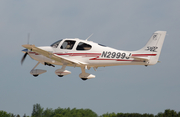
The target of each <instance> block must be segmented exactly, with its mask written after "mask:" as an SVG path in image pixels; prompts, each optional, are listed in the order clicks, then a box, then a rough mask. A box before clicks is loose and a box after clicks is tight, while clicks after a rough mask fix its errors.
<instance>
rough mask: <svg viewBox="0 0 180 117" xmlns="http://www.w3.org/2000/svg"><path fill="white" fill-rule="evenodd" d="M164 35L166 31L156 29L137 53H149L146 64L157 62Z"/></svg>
mask: <svg viewBox="0 0 180 117" xmlns="http://www.w3.org/2000/svg"><path fill="white" fill-rule="evenodd" d="M165 36H166V31H156V32H154V34H153V35H152V37H151V38H150V40H149V41H148V43H147V44H146V45H145V46H144V47H143V48H142V49H140V50H138V51H137V52H138V53H144V54H149V55H152V56H149V58H148V59H149V62H148V65H154V64H156V63H157V62H158V59H159V56H160V53H161V49H162V45H163V42H164V39H165Z"/></svg>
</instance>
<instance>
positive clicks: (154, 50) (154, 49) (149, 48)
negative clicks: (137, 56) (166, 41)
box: [146, 46, 158, 52]
mask: <svg viewBox="0 0 180 117" xmlns="http://www.w3.org/2000/svg"><path fill="white" fill-rule="evenodd" d="M156 49H158V47H157V46H152V47H150V46H148V47H147V49H146V50H147V51H151V52H157V51H156Z"/></svg>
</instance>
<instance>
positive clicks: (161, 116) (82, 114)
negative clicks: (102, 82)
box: [0, 104, 180, 117]
mask: <svg viewBox="0 0 180 117" xmlns="http://www.w3.org/2000/svg"><path fill="white" fill-rule="evenodd" d="M0 117H20V115H19V114H17V115H15V114H12V113H8V112H6V111H3V110H0ZM23 117H180V112H176V111H174V110H170V109H166V110H165V111H164V113H162V112H160V113H158V114H157V115H153V114H148V113H145V114H139V113H106V114H103V115H100V116H98V115H97V114H96V113H95V112H94V111H92V110H90V109H76V108H73V109H70V108H60V107H58V108H57V109H54V110H53V109H52V108H46V109H44V108H42V107H41V106H40V104H34V105H33V111H32V113H31V116H26V114H24V115H23Z"/></svg>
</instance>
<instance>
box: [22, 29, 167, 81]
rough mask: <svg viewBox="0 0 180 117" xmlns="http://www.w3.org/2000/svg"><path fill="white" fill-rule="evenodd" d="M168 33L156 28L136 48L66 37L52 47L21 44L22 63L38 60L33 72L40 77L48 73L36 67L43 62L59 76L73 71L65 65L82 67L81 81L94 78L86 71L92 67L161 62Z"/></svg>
mask: <svg viewBox="0 0 180 117" xmlns="http://www.w3.org/2000/svg"><path fill="white" fill-rule="evenodd" d="M165 36H166V31H156V32H154V34H153V35H152V37H151V38H150V40H149V41H148V43H147V44H146V45H145V46H144V47H143V48H142V49H140V50H137V51H124V50H117V49H114V48H110V47H107V46H104V45H101V44H98V43H95V42H92V41H88V40H87V39H86V40H81V39H78V38H66V39H62V40H59V41H57V42H55V43H53V44H52V45H50V46H42V47H36V46H35V45H29V44H26V45H22V46H23V47H24V48H26V49H24V50H22V52H24V53H25V54H24V56H23V58H22V60H21V64H22V63H23V61H24V59H25V58H26V56H27V55H29V56H30V57H31V58H32V59H34V60H36V61H38V63H37V64H36V65H35V67H34V68H33V69H32V70H31V71H30V73H31V74H32V75H33V76H35V77H37V76H38V75H40V74H42V73H45V72H46V70H42V69H35V68H36V67H37V66H38V65H39V64H40V63H41V64H43V65H48V66H52V67H55V65H60V66H62V67H61V69H57V70H56V71H55V74H56V75H58V76H59V77H63V76H65V75H68V74H71V72H70V71H68V70H65V68H66V66H71V67H80V68H81V71H82V72H81V73H80V74H79V77H80V78H81V79H82V80H87V79H91V78H95V75H92V74H89V73H86V69H88V70H89V69H90V68H91V67H92V68H93V69H94V70H95V71H96V69H97V68H98V67H106V66H118V65H145V66H148V65H154V64H156V63H157V62H158V59H159V56H160V53H161V49H162V45H163V42H164V39H165Z"/></svg>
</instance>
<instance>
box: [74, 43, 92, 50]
mask: <svg viewBox="0 0 180 117" xmlns="http://www.w3.org/2000/svg"><path fill="white" fill-rule="evenodd" d="M91 48H92V46H91V45H89V44H86V43H83V42H80V43H79V44H78V46H77V48H76V50H90V49H91Z"/></svg>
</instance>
